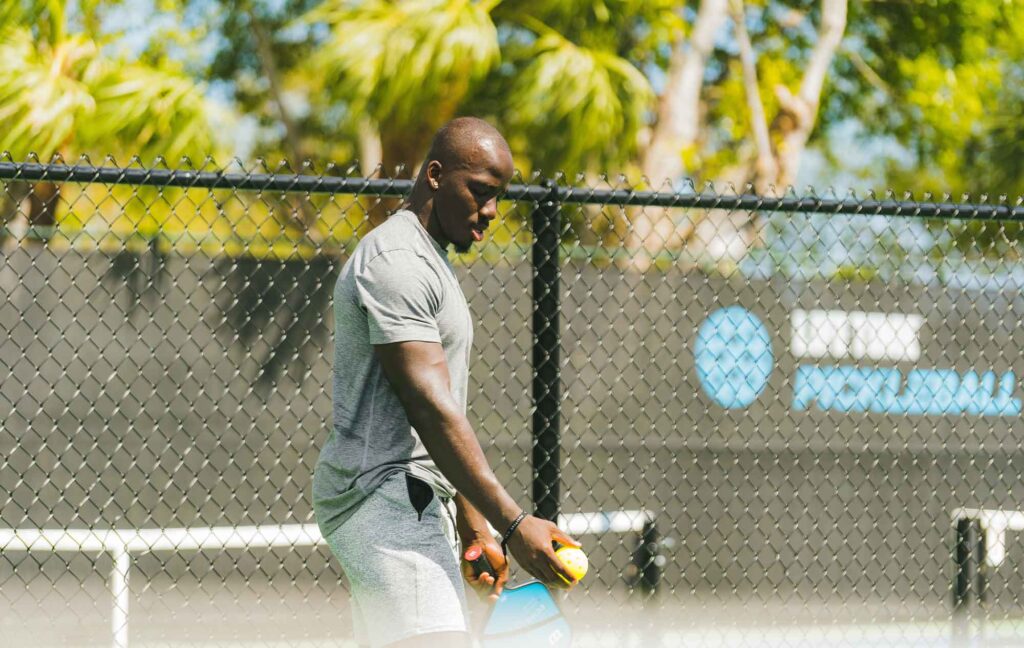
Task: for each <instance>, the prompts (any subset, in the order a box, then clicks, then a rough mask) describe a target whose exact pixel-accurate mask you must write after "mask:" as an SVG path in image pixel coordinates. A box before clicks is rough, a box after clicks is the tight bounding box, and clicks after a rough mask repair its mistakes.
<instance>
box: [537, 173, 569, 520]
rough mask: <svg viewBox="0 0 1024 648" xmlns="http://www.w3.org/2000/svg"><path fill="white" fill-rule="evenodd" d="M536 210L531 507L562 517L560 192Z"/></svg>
mask: <svg viewBox="0 0 1024 648" xmlns="http://www.w3.org/2000/svg"><path fill="white" fill-rule="evenodd" d="M546 185H547V186H549V187H550V189H551V190H550V192H549V193H548V195H547V196H545V197H544V198H543V199H542V200H541V201H540V202H538V203H537V205H536V206H535V207H534V209H533V250H532V252H533V254H532V257H533V404H534V409H533V507H534V511H535V513H536V515H538V516H539V517H542V518H545V519H548V520H552V521H554V520H557V519H558V514H559V478H560V472H561V465H560V457H559V446H560V443H561V434H560V430H559V401H560V400H561V394H560V377H559V354H558V350H559V342H560V340H559V317H558V315H559V308H560V303H559V302H560V300H559V290H560V284H561V268H560V267H559V265H558V249H559V239H560V236H561V231H562V223H561V209H560V205H559V203H558V188H557V186H555V185H554V183H551V182H550V181H549V182H547V183H546Z"/></svg>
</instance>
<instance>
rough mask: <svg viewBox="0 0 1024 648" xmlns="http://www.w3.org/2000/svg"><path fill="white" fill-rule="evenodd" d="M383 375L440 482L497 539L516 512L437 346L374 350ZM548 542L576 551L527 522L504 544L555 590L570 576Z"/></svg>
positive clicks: (534, 521)
mask: <svg viewBox="0 0 1024 648" xmlns="http://www.w3.org/2000/svg"><path fill="white" fill-rule="evenodd" d="M374 352H375V354H376V357H377V359H378V361H379V362H380V364H381V367H382V368H383V369H384V375H385V376H387V379H388V382H389V383H391V387H392V389H394V391H395V393H396V394H397V395H398V399H399V400H400V401H401V403H402V406H403V407H404V408H405V413H406V416H407V417H408V419H409V422H410V423H411V424H412V426H413V427H414V428H416V431H417V432H419V435H420V439H421V440H422V441H423V445H424V446H425V447H426V449H427V451H428V452H429V453H430V457H431V459H433V460H434V463H435V464H437V467H438V468H439V469H440V470H441V472H442V473H443V474H444V476H445V477H447V478H448V479H449V481H451V483H452V485H454V486H455V489H456V490H457V491H459V493H461V494H462V495H463V496H464V497H465V498H466V499H467V500H468V501H469V502H470V503H471V504H472V505H473V507H475V508H476V509H477V510H478V511H479V512H480V513H482V514H483V516H484V517H485V518H486V519H487V520H489V521H490V523H491V524H492V525H493V526H494V528H495V529H497V530H498V531H499V533H503V532H504V531H505V530H506V529H508V528H509V526H511V524H512V522H513V521H514V520H515V519H516V517H517V516H518V515H519V513H520V512H521V511H522V509H521V508H519V506H518V505H517V504H516V502H515V500H513V499H512V497H511V496H509V494H508V492H506V491H505V489H504V488H503V487H502V486H501V484H500V483H498V479H497V477H495V475H494V471H492V470H491V467H490V465H489V464H488V463H487V457H485V456H484V452H483V449H482V448H481V447H480V442H479V441H478V440H477V438H476V433H475V432H474V431H473V428H472V426H471V425H470V424H469V420H468V419H467V418H466V416H465V414H463V413H462V412H461V411H460V409H459V407H458V405H457V404H456V402H455V399H454V397H453V396H452V394H451V389H450V387H449V377H448V376H449V374H448V362H447V360H446V358H445V355H444V350H443V348H442V347H441V345H440V344H438V343H436V342H396V343H393V344H378V345H374ZM552 541H557V542H560V543H562V544H567V545H571V546H578V544H579V543H577V542H576V541H575V540H573V539H572V538H570V537H569V536H568V535H566V534H564V533H562V532H561V531H560V530H559V529H558V527H556V526H555V525H554V524H552V523H551V522H548V521H546V520H541V519H540V518H536V517H533V516H527V517H526V519H524V520H523V522H522V523H521V524H520V525H519V528H518V529H517V530H516V532H515V534H513V536H512V539H511V540H510V542H509V548H510V549H511V550H512V553H513V554H514V555H515V557H516V559H517V560H518V561H519V564H520V565H522V566H523V567H524V568H525V569H526V570H527V571H528V572H530V573H531V574H533V575H534V576H535V577H537V578H539V579H541V580H542V581H545V582H548V583H550V584H554V585H560V584H561V581H560V580H559V579H558V578H557V575H558V574H561V575H562V576H564V577H565V578H567V579H568V580H569V581H570V582H572V581H573V578H572V575H571V574H570V573H569V572H568V570H567V569H566V568H565V565H563V564H562V562H561V561H560V560H559V559H558V557H557V556H555V552H554V548H553V547H552V545H551V543H552Z"/></svg>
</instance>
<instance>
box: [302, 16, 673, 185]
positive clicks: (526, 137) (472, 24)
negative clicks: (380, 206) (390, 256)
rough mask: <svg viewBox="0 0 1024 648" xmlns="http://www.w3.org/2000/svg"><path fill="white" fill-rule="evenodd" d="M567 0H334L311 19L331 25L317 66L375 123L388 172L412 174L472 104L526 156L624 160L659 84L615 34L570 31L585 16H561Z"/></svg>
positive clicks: (573, 162) (547, 165)
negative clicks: (435, 137)
mask: <svg viewBox="0 0 1024 648" xmlns="http://www.w3.org/2000/svg"><path fill="white" fill-rule="evenodd" d="M561 4H563V3H560V2H555V1H553V0H550V1H547V2H538V1H536V0H529V1H525V0H524V1H519V2H513V1H506V2H501V0H479V1H473V0H397V1H388V0H367V1H363V2H353V1H351V0H326V1H325V2H324V4H323V5H321V6H320V7H318V8H317V9H315V10H314V11H312V12H311V13H310V14H308V15H307V16H305V17H304V18H303V19H302V20H303V21H304V22H307V23H310V22H323V23H326V24H327V25H328V26H329V28H330V36H329V38H328V39H327V40H326V42H325V43H324V45H323V47H322V48H321V49H320V51H319V54H318V55H317V56H316V58H315V59H314V60H313V61H312V65H313V66H314V67H315V68H317V69H319V70H321V71H322V73H321V74H320V78H322V79H323V82H324V83H325V88H326V89H327V90H328V91H329V92H330V93H332V94H333V96H334V97H336V98H337V99H338V100H339V101H342V102H345V103H347V104H348V105H349V107H350V114H351V115H353V116H354V118H359V117H365V116H369V117H370V118H371V120H372V121H373V122H375V124H376V125H377V127H378V130H379V132H380V137H381V143H382V162H383V165H384V168H385V169H386V170H387V171H389V172H390V171H391V170H392V169H394V168H395V167H396V166H399V165H402V166H404V167H405V171H404V175H405V176H408V175H410V174H411V172H412V170H413V168H414V167H415V165H416V164H417V163H418V162H419V161H420V158H421V156H422V155H423V154H424V153H425V152H426V147H427V145H428V143H429V139H430V137H431V135H432V134H433V132H434V130H435V129H436V128H437V127H438V126H439V125H440V124H442V123H443V122H445V121H447V120H448V119H450V118H452V117H454V116H456V115H458V114H459V113H460V112H463V111H467V110H472V111H473V112H485V113H488V114H491V115H492V116H493V117H494V118H496V119H497V120H498V121H499V122H500V125H501V126H502V127H503V129H504V130H505V132H506V134H507V135H508V137H509V140H510V143H511V144H512V146H513V149H514V152H515V153H516V154H517V158H518V161H519V164H520V166H524V165H525V166H533V167H535V168H536V167H537V166H543V169H542V170H543V171H544V172H546V173H553V172H555V171H557V170H564V171H566V172H568V173H574V172H577V171H587V170H596V169H598V168H600V167H602V166H606V165H612V164H619V163H622V162H624V161H626V160H628V159H629V157H630V154H631V153H632V152H633V149H634V145H633V144H634V143H635V141H636V135H637V133H638V131H639V129H640V128H641V127H642V122H643V116H644V111H645V110H646V109H647V108H648V107H649V106H650V105H651V102H652V100H653V93H652V91H651V89H650V86H649V84H648V82H647V80H646V78H645V77H644V75H643V74H641V73H640V71H639V70H638V69H637V68H636V67H634V66H633V65H632V64H631V63H630V62H628V61H627V60H626V59H625V58H623V57H622V56H620V55H619V53H618V52H616V51H615V47H614V45H615V42H614V39H610V41H606V42H605V44H604V45H602V44H600V43H597V42H595V43H592V44H589V45H584V44H581V43H579V42H577V41H576V40H574V38H573V35H574V34H572V33H569V31H568V30H563V29H560V28H561V27H564V26H568V21H570V20H575V18H573V17H564V16H563V17H564V18H566V20H565V21H560V20H559V15H560V11H559V10H558V7H559V6H560V5H561ZM576 4H579V5H595V6H596V5H601V6H604V4H605V3H603V2H601V1H600V0H580V1H579V2H577V3H576ZM584 8H585V7H580V11H581V12H582V14H583V15H585V14H587V11H584V10H583V9H584ZM574 15H576V14H574ZM562 22H565V23H566V24H564V25H563V24H561V23H562ZM612 143H614V144H612Z"/></svg>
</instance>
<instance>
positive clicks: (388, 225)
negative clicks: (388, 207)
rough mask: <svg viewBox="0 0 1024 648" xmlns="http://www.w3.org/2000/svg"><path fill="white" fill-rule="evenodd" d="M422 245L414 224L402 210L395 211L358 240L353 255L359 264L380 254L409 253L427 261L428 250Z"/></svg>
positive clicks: (397, 254)
mask: <svg viewBox="0 0 1024 648" xmlns="http://www.w3.org/2000/svg"><path fill="white" fill-rule="evenodd" d="M424 247H425V246H424V244H423V241H422V238H421V237H420V236H419V235H418V232H417V231H416V229H415V226H414V225H413V224H412V223H410V222H409V221H408V219H407V218H406V217H405V216H404V215H403V213H402V212H397V213H395V214H393V215H392V216H390V217H388V219H387V220H385V221H384V222H383V223H381V224H380V225H378V226H377V227H375V228H374V229H373V230H372V231H371V232H370V233H369V234H367V235H366V236H364V237H363V238H362V240H361V241H359V244H358V245H357V246H356V249H355V252H354V254H353V257H354V258H355V259H356V260H357V262H358V263H359V265H361V266H363V265H366V264H368V263H370V262H372V261H373V260H374V259H376V258H377V257H380V256H381V255H386V256H391V255H394V256H405V255H411V256H416V257H420V258H422V259H423V260H424V261H428V262H429V258H430V257H429V255H428V254H427V252H429V250H425V249H424Z"/></svg>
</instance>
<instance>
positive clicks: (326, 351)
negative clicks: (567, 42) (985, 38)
mask: <svg viewBox="0 0 1024 648" xmlns="http://www.w3.org/2000/svg"><path fill="white" fill-rule="evenodd" d="M85 162H86V163H88V161H87V160H86V161H85ZM531 180H532V181H531V182H523V181H520V182H517V183H514V184H513V185H512V186H511V187H510V188H509V190H508V192H507V193H506V195H505V200H504V201H503V202H502V203H501V218H500V220H499V221H497V222H495V223H494V224H493V225H492V227H491V231H490V233H489V238H488V239H487V240H486V241H485V242H484V243H482V244H480V245H479V246H478V247H477V248H476V249H474V250H473V251H471V252H470V253H468V254H466V255H463V256H460V257H458V258H454V257H453V259H454V262H455V264H456V267H457V270H458V272H459V274H460V279H461V282H462V286H463V289H464V291H465V293H466V296H467V299H468V301H469V303H470V307H471V309H472V312H473V313H474V315H475V318H476V319H475V348H474V357H473V362H472V375H471V379H470V399H469V400H470V405H469V409H470V411H469V416H470V420H471V421H472V422H473V424H474V426H475V428H476V430H477V433H478V435H479V437H480V439H481V442H482V443H483V445H484V447H485V449H486V452H487V454H488V457H489V459H490V461H491V463H492V465H493V466H494V467H495V469H496V472H497V474H498V476H499V478H500V479H501V480H502V482H503V483H504V484H505V485H506V487H507V488H508V489H509V491H510V492H511V493H512V494H513V496H514V497H516V498H517V499H518V500H519V501H520V503H521V504H522V505H523V506H524V507H527V508H529V509H533V510H536V511H538V512H539V513H540V514H543V515H545V516H546V517H549V518H552V519H554V518H556V517H558V518H560V519H561V521H562V523H563V524H564V525H566V526H568V527H569V528H570V530H571V532H573V533H574V534H576V535H577V536H578V537H579V538H580V539H581V540H582V541H583V545H584V548H585V550H586V551H587V553H588V554H589V556H590V559H591V566H592V571H591V573H590V574H589V575H588V576H587V578H586V579H585V580H584V581H583V582H582V583H581V584H580V585H579V586H578V587H577V588H576V589H575V590H573V591H572V592H571V593H570V594H569V595H568V596H567V597H566V598H565V599H564V600H563V601H562V605H563V606H564V608H565V611H566V613H567V615H568V617H569V619H570V621H571V623H572V624H573V627H574V633H575V637H576V645H580V646H591V645H594V646H640V645H644V646H647V645H652V644H653V645H659V646H676V645H695V646H704V645H728V646H738V645H773V646H774V645H778V646H798V645H799V646H804V645H806V646H818V645H825V644H828V645H851V646H853V645H856V646H865V645H950V644H951V643H952V644H955V643H957V642H961V643H964V644H967V643H971V642H976V641H978V640H979V637H981V638H982V640H984V641H997V640H1005V641H1006V642H1008V643H1013V642H1014V641H1017V642H1019V641H1020V640H1021V638H1022V637H1024V623H1022V621H1024V609H1022V602H1024V599H1022V596H1021V595H1022V594H1024V574H1022V572H1021V570H1020V568H1019V567H1018V566H1019V565H1022V564H1024V543H1022V542H1021V541H1020V539H1019V538H1017V537H1016V535H1015V532H1016V531H1019V530H1024V513H1022V512H1018V509H1022V508H1024V507H1022V505H1021V504H1020V502H1021V501H1022V500H1024V485H1022V480H1021V475H1022V474H1024V447H1022V442H1021V439H1022V438H1024V423H1022V420H1021V398H1022V394H1021V391H1020V389H1019V386H1018V377H1019V376H1021V375H1022V374H1024V363H1022V359H1021V358H1020V353H1019V349H1020V348H1021V347H1022V345H1024V329H1022V327H1021V326H1020V322H1021V321H1022V315H1024V296H1022V291H1021V288H1022V287H1024V262H1022V259H1021V248H1022V241H1021V238H1022V236H1024V232H1022V230H1021V228H1020V226H1019V222H1020V219H1021V218H1024V209H1022V208H1021V207H1020V206H1019V205H1016V206H1013V205H1008V204H1006V203H997V204H984V203H982V204H968V203H949V202H913V201H907V200H903V201H901V200H896V199H894V198H892V197H887V198H885V199H876V198H871V199H857V198H855V197H853V196H846V197H840V196H835V195H814V194H808V195H806V196H802V197H797V196H792V195H787V196H782V197H771V198H769V197H758V196H753V195H748V194H742V193H735V192H716V191H714V190H713V188H710V187H709V188H707V189H705V190H701V191H698V190H694V189H693V188H692V187H691V188H688V190H681V191H680V190H676V191H670V192H644V191H635V190H632V189H630V188H628V187H625V186H616V185H615V184H614V183H612V182H609V181H608V180H607V179H601V180H600V181H595V182H592V183H591V186H570V185H569V184H568V183H566V182H564V181H556V182H538V181H537V179H535V178H534V179H531ZM0 185H2V187H3V189H4V191H3V192H0V224H2V225H3V230H2V240H0V287H2V291H3V296H4V299H3V300H2V301H0V330H2V332H3V335H4V339H3V344H2V345H0V375H2V377H3V381H2V388H0V417H2V420H3V428H2V431H0V457H2V459H0V461H2V464H0V527H2V528H0V600H2V607H3V608H5V613H4V614H3V615H0V643H2V644H3V645H29V644H31V645H33V646H36V647H38V646H48V645H83V646H85V645H97V646H98V645H111V644H113V645H115V646H126V645H129V644H130V645H132V646H139V645H182V644H187V645H253V644H256V645H289V646H296V645H307V644H308V645H350V644H351V640H350V636H351V628H350V619H349V616H348V611H347V608H348V596H347V592H346V589H345V588H346V585H345V582H344V578H343V576H342V574H341V572H340V570H339V569H338V567H337V565H336V563H335V562H334V561H333V559H332V558H331V556H330V554H329V552H328V551H327V549H326V547H325V546H323V545H322V543H321V542H320V538H319V533H318V532H317V531H316V525H315V521H314V519H313V516H312V509H311V501H310V497H311V494H310V479H311V477H312V472H313V467H314V464H315V461H316V457H317V454H318V448H319V444H320V443H322V441H323V440H324V439H325V436H326V434H327V432H328V430H329V428H330V425H331V413H330V412H331V390H330V384H331V371H332V368H331V366H330V358H331V357H332V344H333V341H332V337H331V330H330V329H331V322H332V319H331V294H332V289H333V286H334V281H335V279H336V277H337V274H338V271H339V269H340V267H341V265H342V264H343V263H344V261H345V259H346V257H347V255H348V253H349V252H350V251H351V250H352V248H353V247H354V246H355V244H356V243H357V242H358V240H359V237H360V236H361V235H363V234H365V232H367V231H369V229H370V228H371V227H372V226H373V224H375V223H377V222H379V221H380V220H381V219H383V218H384V217H386V214H387V213H388V210H390V209H393V208H394V207H395V206H396V205H397V200H398V197H400V196H401V195H403V194H404V193H405V192H406V191H407V190H408V189H409V182H408V181H398V180H381V179H367V178H353V177H349V176H348V174H347V172H346V170H344V169H334V168H332V167H327V168H324V169H313V168H307V169H305V170H304V171H303V173H302V174H300V175H294V174H292V173H290V172H289V171H288V170H287V169H280V168H279V169H269V168H265V167H264V168H248V169H247V168H245V167H243V166H241V165H240V164H237V165H236V167H234V168H233V169H228V170H227V171H220V170H215V169H214V168H213V167H212V165H207V168H188V169H185V168H180V169H169V168H165V167H157V168H145V167H142V166H140V165H134V166H130V167H127V168H120V167H117V166H115V165H114V162H113V160H110V159H108V160H107V161H106V162H105V163H104V165H103V166H92V165H88V166H85V165H79V166H66V165H42V164H36V163H13V162H3V163H0ZM522 577H523V575H522V574H519V575H518V576H517V575H515V574H514V576H513V580H515V579H516V578H522ZM477 607H478V608H480V609H477V610H476V613H477V614H483V613H484V612H485V610H483V609H482V606H477ZM954 610H956V611H957V613H954Z"/></svg>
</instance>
